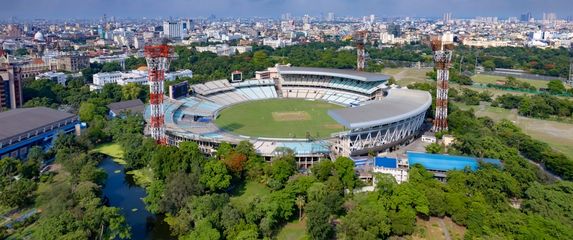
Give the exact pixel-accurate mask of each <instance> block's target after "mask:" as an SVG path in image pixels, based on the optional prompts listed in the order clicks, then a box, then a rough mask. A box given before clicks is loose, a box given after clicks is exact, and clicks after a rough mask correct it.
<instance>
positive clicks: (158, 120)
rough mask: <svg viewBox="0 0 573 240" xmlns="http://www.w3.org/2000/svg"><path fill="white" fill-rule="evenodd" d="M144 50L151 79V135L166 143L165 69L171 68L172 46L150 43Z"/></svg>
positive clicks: (162, 143)
mask: <svg viewBox="0 0 573 240" xmlns="http://www.w3.org/2000/svg"><path fill="white" fill-rule="evenodd" d="M144 51H145V59H146V60H147V71H148V80H149V105H150V106H151V118H150V121H149V130H150V132H151V137H152V138H153V139H155V140H156V141H157V143H158V144H161V145H166V144H167V137H166V136H165V113H164V111H163V84H164V83H163V82H164V80H165V71H167V70H168V69H169V56H170V52H171V48H170V47H169V46H168V45H150V46H145V48H144Z"/></svg>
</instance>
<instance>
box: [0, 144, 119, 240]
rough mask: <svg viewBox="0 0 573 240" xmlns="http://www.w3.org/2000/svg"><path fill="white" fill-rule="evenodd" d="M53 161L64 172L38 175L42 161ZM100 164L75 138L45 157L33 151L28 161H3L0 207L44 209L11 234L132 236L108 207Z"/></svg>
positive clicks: (36, 236)
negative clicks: (52, 158) (105, 203)
mask: <svg viewBox="0 0 573 240" xmlns="http://www.w3.org/2000/svg"><path fill="white" fill-rule="evenodd" d="M51 157H54V158H55V162H56V163H57V164H58V165H60V166H62V169H59V170H57V171H56V172H47V173H43V174H42V175H40V174H39V167H40V164H41V162H42V161H44V160H47V159H48V158H51ZM101 160H102V156H100V155H97V154H93V153H89V152H88V147H87V146H86V145H84V144H82V143H81V142H79V141H77V140H76V139H75V136H73V135H62V136H59V137H58V138H57V139H56V141H55V143H54V148H53V150H52V151H50V152H48V153H47V154H44V153H43V152H42V150H41V149H40V148H33V149H32V150H31V151H30V156H29V158H28V160H26V161H25V162H22V161H20V160H13V159H11V158H4V159H1V160H0V173H1V175H0V177H1V180H0V199H1V200H0V206H3V207H14V208H19V209H22V210H23V209H26V208H27V207H35V208H37V209H40V213H39V214H37V215H35V216H33V217H32V218H30V219H27V220H26V221H25V222H24V223H20V224H19V225H17V226H16V227H15V228H14V229H12V230H11V234H17V235H16V236H17V237H16V238H30V237H31V238H33V239H113V238H116V237H118V238H122V239H123V238H129V236H130V227H129V226H128V225H127V223H126V221H125V218H124V216H123V215H121V214H120V212H119V209H118V208H115V207H108V206H105V205H104V201H103V196H102V187H103V186H102V185H103V183H104V181H105V179H106V174H105V172H103V170H101V169H99V168H98V167H97V165H98V164H99V162H100V161H101ZM37 186H40V188H38V189H36V187H37ZM36 190H37V191H36ZM23 229H25V231H24V232H21V231H22V230H23ZM4 231H6V229H0V237H2V238H3V236H8V235H7V232H4Z"/></svg>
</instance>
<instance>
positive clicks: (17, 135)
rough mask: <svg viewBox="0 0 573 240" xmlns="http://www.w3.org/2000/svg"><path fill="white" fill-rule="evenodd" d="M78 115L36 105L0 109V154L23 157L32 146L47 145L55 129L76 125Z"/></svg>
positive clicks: (71, 129)
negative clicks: (5, 110)
mask: <svg viewBox="0 0 573 240" xmlns="http://www.w3.org/2000/svg"><path fill="white" fill-rule="evenodd" d="M79 124H80V121H79V118H78V117H77V116H76V115H74V114H70V113H66V112H61V111H58V110H54V109H50V108H45V107H37V108H19V109H15V110H11V111H7V112H1V113H0V158H4V157H12V158H19V159H26V157H27V155H28V151H29V150H30V148H31V147H33V146H40V147H42V148H43V149H48V148H50V147H51V145H52V141H53V140H54V139H55V138H56V136H57V134H59V133H73V132H76V130H77V129H79Z"/></svg>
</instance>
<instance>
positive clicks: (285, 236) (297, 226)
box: [277, 213, 309, 240]
mask: <svg viewBox="0 0 573 240" xmlns="http://www.w3.org/2000/svg"><path fill="white" fill-rule="evenodd" d="M297 214H298V213H297ZM277 239H278V240H306V239H309V238H308V236H306V222H305V220H304V219H303V221H300V222H299V221H298V220H294V221H292V222H290V223H288V224H287V225H285V226H284V227H283V228H282V229H281V230H280V232H279V233H278V234H277Z"/></svg>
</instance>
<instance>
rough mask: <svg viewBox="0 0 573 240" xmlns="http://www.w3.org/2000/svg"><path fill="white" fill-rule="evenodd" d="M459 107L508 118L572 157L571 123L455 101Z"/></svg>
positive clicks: (533, 135) (572, 133)
mask: <svg viewBox="0 0 573 240" xmlns="http://www.w3.org/2000/svg"><path fill="white" fill-rule="evenodd" d="M456 106H459V107H460V108H461V109H464V110H467V109H469V108H473V109H474V110H475V113H476V115H477V116H480V117H481V116H487V117H490V118H492V119H493V120H495V121H499V120H501V119H508V120H510V121H512V122H513V123H514V124H516V125H517V126H519V127H520V128H521V129H522V130H523V132H525V133H526V134H528V135H530V136H532V137H534V138H535V139H538V140H540V141H543V142H546V143H548V144H549V145H550V146H551V147H553V148H554V149H555V150H557V151H560V152H562V153H563V154H565V155H567V156H568V157H569V158H570V159H573V147H571V146H573V124H570V123H563V122H557V121H550V120H542V119H535V118H526V117H522V116H519V115H518V114H517V112H515V111H511V110H507V109H503V108H496V107H486V106H467V105H464V104H460V103H456Z"/></svg>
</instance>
